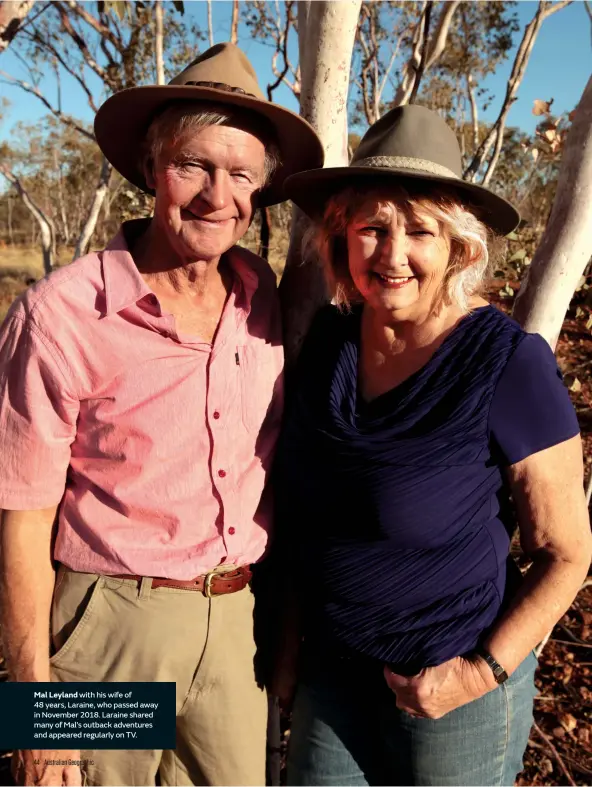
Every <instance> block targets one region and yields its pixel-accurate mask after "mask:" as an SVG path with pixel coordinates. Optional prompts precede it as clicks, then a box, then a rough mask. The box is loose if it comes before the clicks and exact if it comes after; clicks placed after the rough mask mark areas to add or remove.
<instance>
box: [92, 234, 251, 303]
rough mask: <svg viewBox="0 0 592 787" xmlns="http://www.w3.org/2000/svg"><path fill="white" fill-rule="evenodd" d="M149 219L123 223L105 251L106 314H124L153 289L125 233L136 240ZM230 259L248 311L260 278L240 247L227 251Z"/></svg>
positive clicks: (244, 250) (247, 252)
mask: <svg viewBox="0 0 592 787" xmlns="http://www.w3.org/2000/svg"><path fill="white" fill-rule="evenodd" d="M149 221H150V219H134V220H132V221H126V222H124V223H123V224H122V225H121V227H120V229H119V232H118V233H117V235H116V236H115V237H114V238H113V240H112V241H111V242H110V243H109V245H108V246H107V248H106V249H105V251H104V252H103V281H104V283H105V313H106V314H107V315H109V314H113V313H115V312H119V311H122V310H123V309H126V308H127V307H128V306H131V305H132V304H134V303H137V302H138V301H139V300H141V299H142V298H145V297H146V296H147V295H151V294H152V290H151V289H150V287H149V286H148V285H147V284H146V282H145V281H144V279H143V278H142V276H141V275H140V272H139V271H138V269H137V267H136V264H135V262H134V259H133V257H132V255H131V254H130V251H129V247H128V243H127V241H126V234H127V236H128V237H133V235H135V234H138V235H139V234H140V233H141V232H143V231H145V229H146V228H147V222H149ZM226 255H227V260H228V262H229V264H230V267H231V268H232V270H233V272H234V273H235V274H236V278H237V282H236V283H240V284H241V285H242V292H243V294H244V304H241V306H243V307H244V308H245V309H246V310H247V311H249V310H250V308H251V301H252V299H253V295H254V294H255V292H256V290H257V287H258V285H259V276H258V275H257V272H256V270H255V269H254V267H253V265H252V263H251V261H250V258H252V257H253V256H254V255H253V254H252V252H250V251H248V250H247V249H243V248H241V247H240V246H233V247H232V248H231V249H229V251H227V252H226Z"/></svg>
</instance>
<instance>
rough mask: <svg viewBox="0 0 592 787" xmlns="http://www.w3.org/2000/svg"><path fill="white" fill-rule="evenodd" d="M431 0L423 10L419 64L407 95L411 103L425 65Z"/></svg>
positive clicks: (415, 94) (431, 6)
mask: <svg viewBox="0 0 592 787" xmlns="http://www.w3.org/2000/svg"><path fill="white" fill-rule="evenodd" d="M433 5H434V4H433V2H432V0H428V3H427V5H426V11H425V21H424V24H423V46H422V47H421V60H420V61H419V66H418V67H417V71H416V72H415V79H414V81H413V90H412V91H411V95H410V96H409V103H410V104H413V102H414V101H415V98H416V96H417V91H418V90H419V85H420V83H421V78H422V77H423V72H424V70H425V67H426V61H427V51H428V42H429V37H430V17H431V15H432V8H433Z"/></svg>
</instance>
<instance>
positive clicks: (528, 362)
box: [489, 333, 580, 465]
mask: <svg viewBox="0 0 592 787" xmlns="http://www.w3.org/2000/svg"><path fill="white" fill-rule="evenodd" d="M579 431H580V429H579V426H578V420H577V417H576V413H575V410H574V408H573V405H572V403H571V400H570V398H569V394H568V392H567V389H566V387H565V385H564V384H563V379H562V375H561V372H560V371H559V368H558V366H557V362H556V360H555V356H554V355H553V352H552V350H551V348H550V347H549V345H548V344H547V342H546V341H545V340H544V339H543V338H542V336H539V335H538V334H535V333H533V334H527V335H526V336H525V338H524V339H523V340H522V341H521V342H520V344H519V345H518V347H517V348H516V350H515V351H514V353H513V355H512V356H511V358H510V360H509V361H508V363H507V364H506V367H505V368H504V371H503V372H502V375H501V377H500V379H499V381H498V384H497V387H496V389H495V393H494V395H493V399H492V402H491V408H490V412H489V432H490V436H491V438H492V439H493V441H494V443H495V444H496V446H497V448H498V450H500V451H501V453H502V455H503V457H504V459H505V461H506V462H507V464H510V465H511V464H514V463H515V462H520V461H521V460H522V459H525V458H526V457H527V456H530V455H531V454H535V453H537V451H542V450H544V449H545V448H550V447H551V446H553V445H557V444H558V443H562V442H563V441H564V440H569V439H570V438H571V437H575V435H577V434H579Z"/></svg>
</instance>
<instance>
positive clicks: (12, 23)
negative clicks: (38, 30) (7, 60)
mask: <svg viewBox="0 0 592 787" xmlns="http://www.w3.org/2000/svg"><path fill="white" fill-rule="evenodd" d="M34 5H35V0H0V52H3V51H4V50H5V49H6V47H7V46H8V45H9V44H10V42H11V41H12V39H13V38H14V37H15V35H16V34H17V33H18V29H19V27H20V24H21V22H22V21H23V19H24V18H25V17H26V16H27V14H28V13H29V11H30V10H31V8H32V7H33V6H34Z"/></svg>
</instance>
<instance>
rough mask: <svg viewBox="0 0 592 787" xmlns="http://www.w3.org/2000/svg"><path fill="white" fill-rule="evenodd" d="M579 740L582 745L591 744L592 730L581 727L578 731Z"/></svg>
mask: <svg viewBox="0 0 592 787" xmlns="http://www.w3.org/2000/svg"><path fill="white" fill-rule="evenodd" d="M578 740H579V741H580V743H590V730H589V728H588V727H580V729H579V730H578Z"/></svg>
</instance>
